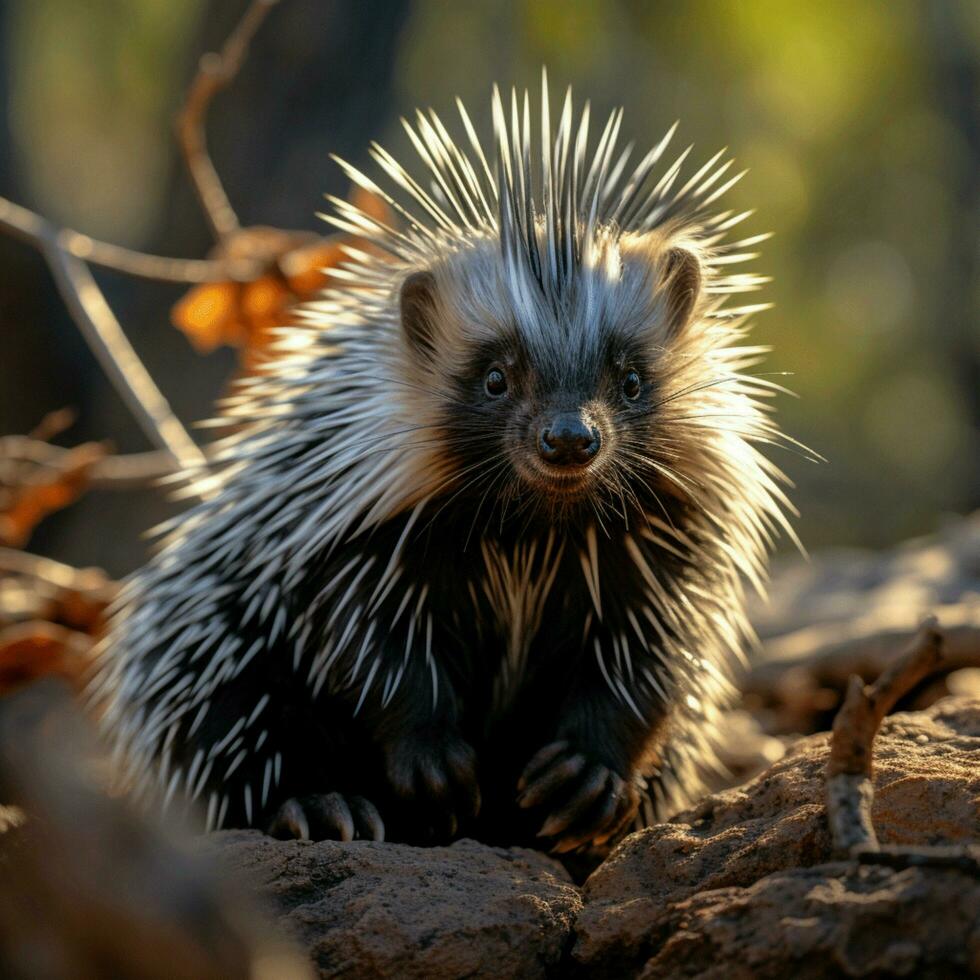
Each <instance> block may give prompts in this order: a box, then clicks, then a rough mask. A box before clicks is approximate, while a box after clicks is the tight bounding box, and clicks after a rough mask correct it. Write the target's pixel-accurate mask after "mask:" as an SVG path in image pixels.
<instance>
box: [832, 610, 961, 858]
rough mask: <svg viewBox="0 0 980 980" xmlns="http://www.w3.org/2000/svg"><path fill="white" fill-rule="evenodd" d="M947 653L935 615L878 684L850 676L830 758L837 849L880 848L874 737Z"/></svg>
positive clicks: (864, 849)
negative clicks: (875, 819)
mask: <svg viewBox="0 0 980 980" xmlns="http://www.w3.org/2000/svg"><path fill="white" fill-rule="evenodd" d="M942 656H943V634H942V633H941V632H940V630H939V626H938V623H937V621H936V618H935V617H934V616H930V617H929V618H928V619H926V620H925V622H923V624H922V626H921V627H920V628H919V632H918V633H917V634H916V636H915V639H914V641H913V643H912V646H911V647H910V648H909V649H908V650H907V651H906V652H905V653H904V654H903V655H902V656H901V657H900V658H899V659H898V660H896V661H895V662H894V663H893V664H892V665H891V666H890V667H889V668H888V669H887V670H886V671H885V672H884V673H883V674H882V675H881V676H880V677H879V678H878V680H876V681H875V682H874V684H871V685H868V686H865V685H864V683H863V682H862V680H861V678H860V677H858V676H857V675H854V676H852V677H851V679H850V682H849V684H848V688H847V696H846V697H845V699H844V703H843V704H842V705H841V708H840V711H839V712H838V713H837V717H836V718H835V719H834V727H833V735H832V737H831V742H830V758H829V760H828V762H827V818H828V821H829V823H830V830H831V834H832V836H833V839H834V847H835V850H836V851H837V852H838V853H840V854H842V855H844V856H847V855H851V854H854V853H855V852H856V851H858V850H860V851H877V850H878V849H879V845H878V839H877V836H876V835H875V830H874V825H873V823H872V821H871V804H872V802H873V801H874V788H873V786H872V782H871V759H872V746H873V744H874V738H875V735H876V734H877V732H878V727H879V725H880V724H881V720H882V718H884V716H885V715H886V714H887V713H888V712H889V711H890V710H891V709H892V708H893V707H894V706H895V704H896V702H897V701H898V700H899V699H900V698H901V697H903V696H904V695H905V694H907V693H908V692H909V691H911V690H912V688H913V687H915V685H916V684H918V683H919V682H920V681H921V680H923V679H924V678H926V677H928V676H929V674H931V673H932V672H933V671H934V670H935V669H936V666H937V665H938V664H939V662H940V661H941V660H942Z"/></svg>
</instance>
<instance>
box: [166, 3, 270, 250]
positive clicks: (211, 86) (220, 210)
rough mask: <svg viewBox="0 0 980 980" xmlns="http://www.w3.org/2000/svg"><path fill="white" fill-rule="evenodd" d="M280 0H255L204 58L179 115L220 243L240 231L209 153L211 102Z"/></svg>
mask: <svg viewBox="0 0 980 980" xmlns="http://www.w3.org/2000/svg"><path fill="white" fill-rule="evenodd" d="M276 2H277V0H252V3H251V4H249V6H248V8H247V9H246V11H245V13H244V15H243V16H242V18H241V20H240V21H239V22H238V24H237V25H236V27H235V29H234V30H233V31H232V32H231V34H230V35H229V36H228V38H227V39H226V40H225V43H224V44H223V45H222V48H221V51H220V52H215V51H212V52H210V53H208V54H206V55H204V57H202V58H201V61H200V64H199V66H198V71H197V75H196V76H195V78H194V81H193V82H192V83H191V87H190V89H189V91H188V93H187V98H186V100H185V101H184V106H183V108H182V109H181V111H180V112H179V113H178V116H177V139H178V142H179V143H180V148H181V151H182V152H183V154H184V162H185V163H186V165H187V169H188V171H189V172H190V175H191V180H192V181H193V182H194V189H195V190H196V191H197V196H198V198H199V199H200V202H201V206H202V207H203V208H204V213H205V214H206V215H207V218H208V221H209V222H210V224H211V229H212V231H213V232H214V236H215V238H216V239H218V241H221V240H222V239H224V238H226V237H228V236H229V235H231V234H233V233H234V232H236V231H238V229H239V227H240V226H239V222H238V217H237V215H236V214H235V211H234V209H233V208H232V206H231V202H230V201H229V200H228V195H227V194H226V193H225V189H224V186H223V185H222V183H221V178H220V177H219V176H218V172H217V170H215V168H214V164H213V163H212V162H211V157H210V155H209V154H208V150H207V142H206V140H205V136H204V123H205V119H206V116H207V111H208V107H209V106H210V104H211V100H212V99H213V98H214V97H215V95H217V93H218V92H220V91H221V90H222V89H223V88H226V87H227V86H228V85H229V84H230V83H231V82H232V80H233V79H234V78H235V76H236V75H237V74H238V72H239V70H240V69H241V67H242V64H243V63H244V61H245V56H246V55H247V54H248V46H249V44H250V43H251V40H252V38H253V37H254V35H255V32H256V31H257V30H258V29H259V26H260V25H261V24H262V21H263V20H265V17H266V15H267V14H268V12H269V10H270V9H271V8H272V7H273V6H274V5H275V3H276Z"/></svg>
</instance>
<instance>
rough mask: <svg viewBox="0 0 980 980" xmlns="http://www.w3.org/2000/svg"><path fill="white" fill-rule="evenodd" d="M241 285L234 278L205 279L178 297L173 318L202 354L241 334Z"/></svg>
mask: <svg viewBox="0 0 980 980" xmlns="http://www.w3.org/2000/svg"><path fill="white" fill-rule="evenodd" d="M240 289H241V287H240V286H239V284H238V283H235V282H206V283H204V284H202V285H200V286H195V287H194V288H193V289H192V290H191V291H190V292H189V293H187V295H186V296H184V297H183V298H182V299H179V300H178V301H177V302H176V303H175V304H174V307H173V310H171V313H170V319H171V320H172V321H173V323H174V326H176V327H178V328H179V329H181V330H182V331H183V332H184V333H185V334H186V335H187V339H188V340H190V342H191V343H192V344H193V345H194V347H195V348H196V349H197V350H198V351H199V352H200V353H202V354H206V353H208V352H209V351H212V350H214V349H215V348H216V347H219V346H221V344H227V343H233V342H234V340H236V339H239V338H240V336H241V333H242V331H241V328H240V326H239V325H238V324H237V318H238V299H239V292H240Z"/></svg>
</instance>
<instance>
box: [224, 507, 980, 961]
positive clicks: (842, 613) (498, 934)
mask: <svg viewBox="0 0 980 980" xmlns="http://www.w3.org/2000/svg"><path fill="white" fill-rule="evenodd" d="M927 612H934V613H935V614H936V615H937V616H938V618H939V620H940V624H941V625H942V627H943V629H944V631H945V633H946V636H947V659H946V664H945V666H944V668H943V670H942V671H941V673H940V675H939V676H938V677H936V678H933V679H932V680H931V681H930V682H928V683H927V684H925V685H922V686H921V687H920V688H919V689H917V690H916V691H914V692H913V695H912V696H911V697H910V698H908V699H907V702H908V704H907V706H908V707H913V708H914V707H919V706H921V705H924V704H928V705H931V706H929V707H926V708H925V709H924V710H919V711H907V712H902V713H898V714H895V715H893V716H891V717H890V718H888V719H886V721H885V723H884V725H883V727H882V729H881V731H880V732H879V734H878V737H877V739H876V742H875V752H874V754H875V773H874V785H875V802H874V808H873V811H872V815H873V819H874V823H875V827H876V830H877V832H878V836H879V839H880V841H881V843H882V845H884V847H885V848H886V849H887V848H888V846H889V845H894V846H897V847H900V848H901V847H906V846H921V845H930V846H935V845H956V846H958V847H964V846H965V847H967V848H969V847H971V846H973V847H974V848H975V847H976V845H978V844H980V670H978V667H980V658H978V653H980V643H978V636H980V518H978V517H975V518H973V519H972V520H968V521H962V522H955V523H951V524H950V525H949V527H947V528H946V529H945V530H944V531H943V532H942V533H941V534H940V535H938V536H937V537H935V538H931V539H928V540H922V541H914V542H910V543H908V544H906V545H903V546H902V547H900V548H898V549H895V550H894V551H891V552H886V553H884V554H870V553H863V552H850V551H849V552H838V553H831V554H827V555H821V556H818V557H817V558H815V559H813V560H812V561H809V562H804V561H802V560H796V561H791V562H787V563H785V564H784V565H783V566H782V567H781V568H778V569H777V572H776V576H775V580H774V584H773V590H772V600H771V602H770V603H769V604H768V605H762V604H761V603H760V604H757V606H756V608H755V609H754V618H755V622H756V624H757V626H758V629H759V632H760V636H761V638H762V647H761V649H760V651H759V652H758V654H757V656H756V658H755V662H754V665H753V668H752V671H751V672H750V674H749V675H748V677H747V679H746V684H745V690H746V696H745V703H744V704H743V706H742V707H741V709H740V710H738V711H735V712H733V713H732V716H731V718H730V722H729V724H730V736H731V737H730V738H729V739H728V744H729V751H728V753H727V754H728V759H727V761H728V762H729V765H730V767H731V768H732V769H734V770H735V771H736V773H738V775H736V776H735V777H733V778H736V779H737V778H739V776H744V775H746V774H748V773H750V772H752V771H758V770H759V769H761V770H762V771H761V772H760V773H759V774H758V775H756V776H754V778H751V779H750V780H749V781H748V782H745V783H743V784H742V785H737V786H732V787H730V788H727V789H723V790H721V791H720V792H717V793H715V794H714V795H712V796H709V797H708V798H706V799H705V800H703V801H702V802H701V803H700V804H699V805H698V806H697V807H695V808H694V809H692V810H690V811H688V812H686V813H682V814H680V815H678V816H677V817H676V818H675V819H673V820H672V821H670V822H669V823H664V824H661V825H659V826H656V827H651V828H648V829H647V830H644V831H641V832H639V833H636V834H633V835H632V836H630V837H629V838H627V839H626V840H625V841H624V842H623V843H622V844H621V845H620V846H619V847H618V848H617V849H616V851H615V852H614V853H613V854H612V856H611V857H610V858H609V859H608V860H607V861H606V862H605V864H603V865H602V866H601V867H600V868H599V869H598V870H597V871H596V872H595V873H594V874H593V875H592V876H591V877H590V878H589V879H588V881H587V882H586V883H585V885H584V886H583V887H582V888H577V887H575V886H574V885H573V884H572V882H571V879H570V878H569V876H568V874H567V873H566V871H565V869H564V868H563V867H562V866H561V865H560V864H559V863H558V862H557V861H554V860H551V859H550V858H548V857H546V856H544V855H540V854H536V853H533V852H529V851H519V850H512V851H508V850H502V849H499V848H490V847H486V846H483V845H481V844H478V843H476V842H474V841H460V842H459V843H456V844H454V845H453V846H451V847H444V848H434V849H430V850H417V849H413V848H408V847H404V846H398V845H378V844H373V843H366V842H365V843H360V842H355V843H354V844H347V845H342V844H334V843H329V842H326V843H309V842H288V843H283V842H277V841H273V840H270V839H269V838H267V837H264V836H262V835H261V834H258V833H252V832H231V833H225V834H219V835H216V836H215V837H213V838H212V839H211V840H210V841H209V842H208V845H207V846H208V849H209V850H210V851H211V852H212V853H215V854H217V855H218V856H219V857H220V858H221V860H223V861H224V862H225V863H226V864H227V865H229V866H231V867H232V868H233V869H234V870H235V872H236V873H237V874H239V875H243V876H244V877H245V878H246V879H247V880H248V881H249V882H251V887H252V888H254V890H255V891H256V892H257V893H258V894H259V895H261V896H262V897H263V899H264V901H265V902H266V905H267V908H268V909H269V910H270V911H271V914H272V916H273V917H274V918H275V919H276V920H277V921H279V922H280V923H281V924H282V925H283V926H284V927H285V928H286V929H287V931H288V932H289V933H290V934H291V935H292V936H293V937H294V938H295V939H296V940H297V941H298V942H299V944H300V946H301V947H302V948H304V949H305V950H307V951H308V953H309V955H310V956H311V958H312V961H313V963H314V964H315V967H316V969H317V970H318V971H319V973H320V975H322V976H350V977H362V976H372V977H425V978H429V980H435V978H441V977H447V978H448V977H463V976H481V977H515V976H520V977H560V976H569V977H576V976H583V977H585V976H588V977H624V976H642V977H674V976H677V977H704V978H711V977H718V978H739V977H745V978H750V977H751V978H761V977H787V976H793V977H828V976H842V977H843V976H847V977H886V976H909V977H917V978H918V977H949V976H954V975H955V976H963V975H971V974H973V975H978V976H980V874H978V869H980V850H974V851H972V852H970V851H961V852H958V853H959V855H960V857H961V858H962V856H963V854H967V855H968V858H967V859H965V860H962V861H960V864H959V866H951V867H938V866H916V865H914V864H913V865H912V866H907V867H906V866H903V865H904V864H907V863H908V861H907V859H905V858H903V857H902V856H901V854H897V855H895V857H894V860H893V862H892V863H893V864H894V865H895V866H894V867H891V866H888V865H887V864H863V863H859V862H858V861H855V860H843V861H842V860H834V854H833V849H832V843H831V839H830V833H829V830H828V826H827V821H826V812H825V806H824V791H825V787H824V770H825V766H826V762H827V755H828V743H829V736H828V735H827V734H826V733H818V734H813V735H809V736H805V737H799V736H798V733H804V732H809V731H815V730H819V729H824V728H827V727H829V724H830V721H831V720H832V718H833V715H834V713H835V711H836V709H837V707H838V705H839V703H840V700H841V696H842V693H843V690H844V687H845V684H846V680H847V677H848V676H849V675H850V674H851V673H854V672H856V673H860V674H862V675H863V676H865V678H866V679H868V680H872V679H874V678H875V677H876V676H877V675H878V674H879V673H880V672H881V670H882V669H883V667H884V666H886V665H887V664H888V663H889V662H890V660H891V659H892V658H894V656H895V655H896V654H897V653H898V652H900V651H901V649H902V647H903V645H904V643H905V642H906V641H907V640H908V638H909V637H910V636H911V635H912V633H913V632H914V630H915V627H916V624H917V622H918V620H919V619H920V618H921V616H922V615H923V614H925V613H927ZM951 694H952V695H953V696H950V695H951ZM937 698H938V699H939V700H937ZM951 863H955V862H951Z"/></svg>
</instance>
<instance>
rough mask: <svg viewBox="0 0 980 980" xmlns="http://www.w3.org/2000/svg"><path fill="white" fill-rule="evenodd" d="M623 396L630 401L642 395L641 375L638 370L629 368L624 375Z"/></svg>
mask: <svg viewBox="0 0 980 980" xmlns="http://www.w3.org/2000/svg"><path fill="white" fill-rule="evenodd" d="M623 396H624V397H625V398H628V399H629V400H630V401H635V400H636V399H637V398H639V397H640V376H639V375H638V374H637V373H636V371H633V370H629V371H627V372H626V374H624V375H623Z"/></svg>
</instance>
